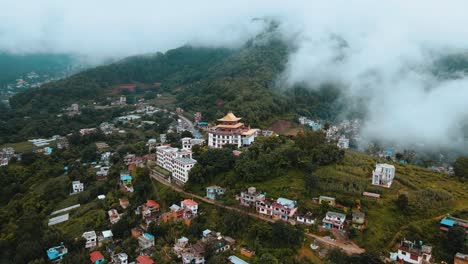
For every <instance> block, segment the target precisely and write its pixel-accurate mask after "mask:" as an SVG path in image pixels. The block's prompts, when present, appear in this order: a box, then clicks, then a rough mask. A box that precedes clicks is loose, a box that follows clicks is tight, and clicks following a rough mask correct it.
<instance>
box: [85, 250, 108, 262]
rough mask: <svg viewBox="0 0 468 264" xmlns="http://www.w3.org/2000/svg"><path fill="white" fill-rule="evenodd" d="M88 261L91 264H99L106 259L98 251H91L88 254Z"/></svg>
mask: <svg viewBox="0 0 468 264" xmlns="http://www.w3.org/2000/svg"><path fill="white" fill-rule="evenodd" d="M89 259H90V260H91V263H93V264H101V263H103V262H104V261H105V260H106V259H105V258H104V255H102V253H101V252H100V251H93V252H91V253H90V254H89Z"/></svg>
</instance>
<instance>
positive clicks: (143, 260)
mask: <svg viewBox="0 0 468 264" xmlns="http://www.w3.org/2000/svg"><path fill="white" fill-rule="evenodd" d="M136 260H137V262H138V264H154V261H153V260H152V259H151V258H150V257H148V256H138V257H137V259H136Z"/></svg>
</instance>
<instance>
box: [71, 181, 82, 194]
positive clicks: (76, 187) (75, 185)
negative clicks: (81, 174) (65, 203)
mask: <svg viewBox="0 0 468 264" xmlns="http://www.w3.org/2000/svg"><path fill="white" fill-rule="evenodd" d="M83 190H84V184H83V183H82V182H80V181H73V182H72V191H73V193H79V192H82V191H83Z"/></svg>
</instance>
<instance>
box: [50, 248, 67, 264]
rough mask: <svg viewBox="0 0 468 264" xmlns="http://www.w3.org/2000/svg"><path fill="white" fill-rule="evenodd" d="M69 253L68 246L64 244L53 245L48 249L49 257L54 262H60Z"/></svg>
mask: <svg viewBox="0 0 468 264" xmlns="http://www.w3.org/2000/svg"><path fill="white" fill-rule="evenodd" d="M66 254H68V248H67V247H65V246H64V245H63V244H61V245H60V246H56V247H52V248H49V249H48V250H47V257H48V258H49V260H50V261H52V262H53V263H55V262H58V263H60V260H61V259H62V258H63V256H65V255H66Z"/></svg>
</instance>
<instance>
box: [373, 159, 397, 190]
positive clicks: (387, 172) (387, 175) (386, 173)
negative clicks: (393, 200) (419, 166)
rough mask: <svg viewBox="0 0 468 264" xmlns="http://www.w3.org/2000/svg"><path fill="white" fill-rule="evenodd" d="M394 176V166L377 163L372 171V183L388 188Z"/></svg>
mask: <svg viewBox="0 0 468 264" xmlns="http://www.w3.org/2000/svg"><path fill="white" fill-rule="evenodd" d="M394 178H395V166H393V165H389V164H386V163H378V164H377V165H376V166H375V170H373V171H372V184H373V185H378V186H383V187H387V188H390V187H391V186H392V183H393V179H394Z"/></svg>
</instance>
